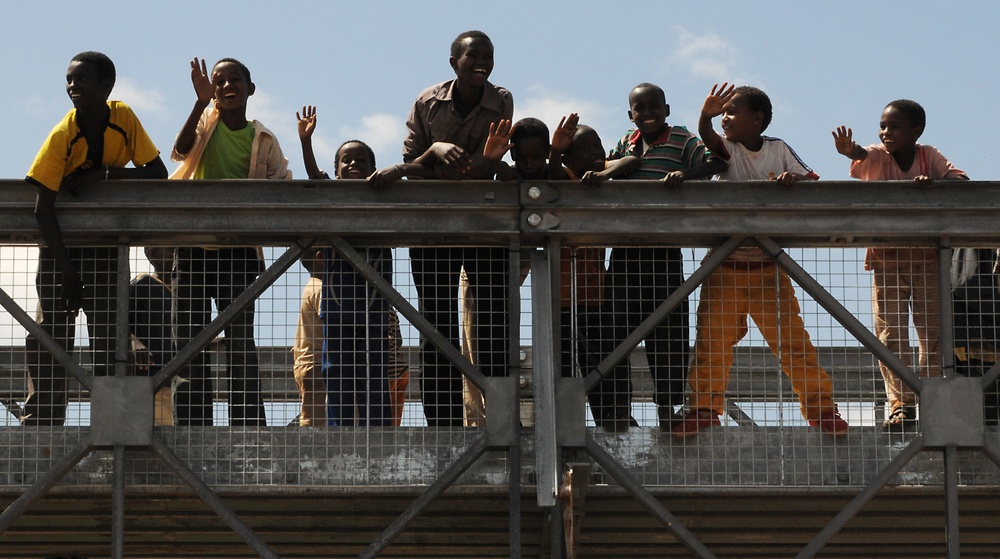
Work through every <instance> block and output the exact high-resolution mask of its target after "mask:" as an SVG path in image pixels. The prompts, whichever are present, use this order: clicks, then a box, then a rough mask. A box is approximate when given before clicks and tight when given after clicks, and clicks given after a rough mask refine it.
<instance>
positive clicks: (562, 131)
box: [549, 113, 580, 180]
mask: <svg viewBox="0 0 1000 559" xmlns="http://www.w3.org/2000/svg"><path fill="white" fill-rule="evenodd" d="M579 124H580V115H578V114H577V113H570V114H569V116H564V117H562V119H560V120H559V126H557V127H556V129H555V131H554V132H552V146H551V147H550V148H549V176H550V177H552V178H553V179H554V180H557V179H565V178H567V175H566V171H565V170H564V169H563V164H562V156H563V154H564V153H566V150H568V149H569V148H570V145H572V144H573V137H574V136H576V131H577V127H578V126H579Z"/></svg>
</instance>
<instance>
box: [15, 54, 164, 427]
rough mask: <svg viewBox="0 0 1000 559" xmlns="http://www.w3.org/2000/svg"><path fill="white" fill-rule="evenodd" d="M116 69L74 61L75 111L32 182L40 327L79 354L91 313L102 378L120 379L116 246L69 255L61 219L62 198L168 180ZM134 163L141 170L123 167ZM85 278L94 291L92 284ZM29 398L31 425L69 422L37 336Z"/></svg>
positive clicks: (102, 59) (93, 60)
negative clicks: (115, 92)
mask: <svg viewBox="0 0 1000 559" xmlns="http://www.w3.org/2000/svg"><path fill="white" fill-rule="evenodd" d="M114 85H115V65H114V63H113V62H112V61H111V59H110V58H108V57H107V56H106V55H104V54H102V53H99V52H92V51H88V52H82V53H80V54H78V55H76V56H74V57H73V59H72V60H71V61H70V64H69V69H68V70H67V71H66V93H67V94H68V95H69V98H70V100H71V101H72V102H73V109H72V110H70V111H69V113H67V114H66V116H65V117H63V119H62V121H61V122H60V123H59V124H57V125H56V126H55V128H53V129H52V131H51V132H50V133H49V137H48V138H47V139H46V140H45V143H44V144H42V147H41V149H40V150H39V151H38V155H37V156H35V161H34V162H33V163H32V164H31V168H30V169H29V170H28V175H27V177H26V178H25V180H26V181H27V182H28V183H29V184H32V185H34V186H35V188H36V191H37V194H38V196H37V198H36V200H35V217H36V219H37V220H38V228H39V230H40V231H41V236H42V239H43V240H44V242H45V246H42V247H39V249H38V273H37V277H36V280H35V286H36V290H37V293H38V313H37V315H36V318H35V320H37V321H38V324H39V326H41V327H42V329H43V330H44V331H45V332H46V333H47V334H48V335H49V336H51V337H52V338H53V339H54V340H55V341H56V343H58V344H59V345H60V346H61V347H63V349H65V350H66V351H70V352H72V351H73V337H74V330H75V322H76V316H77V313H78V312H79V310H80V309H83V311H84V312H85V313H86V314H87V334H88V337H89V338H90V347H91V349H92V351H93V362H94V374H95V375H105V376H106V375H111V374H114V370H113V369H114V362H115V359H114V354H115V348H114V345H115V328H116V318H115V316H116V313H115V309H116V303H115V301H116V300H117V296H116V290H117V287H116V286H117V284H118V278H117V275H118V249H117V248H115V247H113V246H112V247H74V248H67V247H66V245H65V243H64V241H63V235H62V231H61V229H60V228H59V220H58V218H57V217H56V212H55V202H56V195H57V194H58V193H59V191H60V190H63V189H65V190H67V191H68V192H69V193H70V194H73V195H74V196H75V195H76V194H77V193H78V192H79V191H81V190H83V189H85V188H92V187H93V186H94V185H96V184H97V183H99V182H101V181H107V180H112V179H115V180H117V179H163V178H166V176H167V169H166V167H165V166H164V165H163V160H162V159H160V152H159V150H157V149H156V146H155V145H154V144H153V142H152V140H150V139H149V136H148V135H147V134H146V131H145V130H144V129H143V127H142V124H141V123H140V122H139V119H138V118H136V116H135V113H133V112H132V109H131V108H129V106H128V105H126V104H125V103H122V102H121V101H109V100H108V98H109V97H110V96H111V90H112V89H113V88H114ZM129 162H132V164H133V165H134V168H125V165H127V164H128V163H129ZM84 281H86V284H85V283H84ZM25 352H26V362H27V366H28V382H29V384H28V386H29V388H28V397H27V399H26V401H25V403H24V409H23V410H22V414H21V422H22V424H24V425H62V424H63V423H64V422H65V420H66V381H67V374H66V371H65V369H63V367H62V366H61V365H59V363H58V362H57V361H56V360H55V358H53V356H52V354H50V353H49V352H48V351H46V350H45V349H43V348H42V346H41V344H40V343H39V341H38V340H37V339H36V338H35V337H34V336H31V335H29V336H28V338H27V340H26V341H25Z"/></svg>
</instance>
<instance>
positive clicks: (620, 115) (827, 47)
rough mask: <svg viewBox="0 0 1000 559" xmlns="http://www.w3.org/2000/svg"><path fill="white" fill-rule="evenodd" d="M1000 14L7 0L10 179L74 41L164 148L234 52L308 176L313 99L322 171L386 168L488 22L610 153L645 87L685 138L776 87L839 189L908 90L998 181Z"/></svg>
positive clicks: (269, 121) (532, 90)
mask: <svg viewBox="0 0 1000 559" xmlns="http://www.w3.org/2000/svg"><path fill="white" fill-rule="evenodd" d="M70 6H73V7H72V8H70ZM83 6H87V8H86V10H84V9H83ZM997 21H1000V3H996V2H989V1H985V0H984V1H967V2H946V1H919V0H917V1H905V2H904V1H879V2H871V1H859V0H840V1H837V2H826V1H812V2H770V1H758V2H748V1H742V2H733V1H725V0H720V1H716V2H673V1H655V2H642V1H639V2H630V3H628V5H627V6H625V7H621V6H620V5H618V3H614V2H596V1H590V0H575V1H571V2H570V1H567V2H537V1H535V2H527V1H520V0H514V1H508V2H502V3H495V2H443V1H426V2H402V1H400V2H386V1H377V0H374V1H366V2H352V3H348V2H316V1H300V2H281V3H279V2H274V1H270V2H264V1H241V2H232V1H226V0H222V1H216V2H192V1H187V0H177V1H174V2H117V1H107V0H94V1H91V2H87V3H83V4H80V3H77V4H68V3H59V4H56V3H52V2H7V3H5V6H4V17H3V18H2V21H0V44H2V45H3V47H4V52H6V53H7V61H6V63H5V67H6V70H7V72H6V74H7V79H5V80H4V82H5V87H3V88H2V91H3V93H2V94H0V95H2V97H0V99H2V103H0V111H2V115H0V116H2V121H3V122H4V124H5V127H6V129H7V131H8V133H7V134H4V135H3V138H2V139H0V142H2V144H0V148H2V149H0V175H2V176H4V177H9V178H20V177H23V176H24V174H25V172H26V171H27V168H28V166H29V164H30V162H31V160H32V158H33V157H34V155H35V152H36V151H37V149H38V146H39V145H40V144H41V142H42V140H43V139H44V137H45V135H46V134H47V133H48V131H49V130H50V129H51V127H52V126H53V125H54V124H55V123H56V122H57V121H58V120H59V118H60V117H61V116H62V115H63V114H64V113H65V112H66V111H67V110H68V109H69V108H70V103H69V100H68V98H67V97H66V93H65V89H64V87H63V80H64V75H65V74H64V73H65V69H66V66H67V65H68V62H69V59H70V58H71V57H72V56H73V55H74V54H76V53H77V52H79V51H83V50H100V51H103V52H105V53H107V54H108V55H109V56H111V57H112V59H113V60H114V61H115V63H116V65H117V67H118V74H119V80H118V86H117V87H116V90H115V92H114V94H113V97H118V98H121V99H122V100H124V101H126V102H128V103H130V104H131V105H132V106H133V107H134V108H135V110H136V112H137V114H138V115H139V117H140V119H141V120H142V121H143V123H144V124H145V126H146V128H147V129H148V130H149V132H150V135H151V136H152V138H153V140H154V142H156V143H157V145H158V146H159V147H160V149H161V151H163V152H164V153H165V154H168V153H169V150H170V146H171V144H172V142H173V139H174V136H175V135H176V133H177V131H178V130H179V129H180V126H181V123H182V122H183V121H184V119H185V117H186V116H187V114H188V112H189V111H190V109H191V105H192V104H193V102H194V93H193V90H192V88H191V83H190V77H189V65H188V62H189V60H190V59H191V58H192V57H194V56H199V57H204V58H207V59H208V60H209V61H210V62H211V61H214V60H217V59H218V58H221V57H223V56H233V57H236V58H239V59H241V60H242V61H244V62H245V63H246V64H247V65H248V66H249V67H250V69H251V71H252V73H253V78H254V81H255V82H256V84H257V94H256V95H254V96H253V97H252V98H251V101H250V106H249V113H250V115H251V116H254V117H257V118H259V119H260V120H261V121H263V122H264V123H265V124H266V125H267V126H268V127H270V128H271V129H272V130H274V131H275V133H276V134H277V135H278V137H279V140H280V141H281V143H282V145H283V146H284V148H285V152H286V155H287V156H288V157H289V159H290V161H291V168H292V170H293V172H294V173H295V174H296V176H298V177H302V176H304V168H303V166H302V163H301V154H300V153H299V149H298V141H297V136H296V133H295V122H294V114H295V111H296V110H297V109H299V108H301V106H302V105H303V104H306V103H309V104H315V105H317V106H318V108H319V118H320V120H319V128H318V131H317V138H316V140H317V152H318V158H319V161H320V164H321V166H326V167H329V166H330V165H331V164H330V161H331V160H332V158H333V150H334V149H335V148H336V146H337V145H339V143H340V142H342V141H343V140H346V139H350V138H354V137H358V138H361V139H364V140H367V141H368V142H369V143H371V144H372V145H373V147H374V148H375V149H376V152H377V154H378V157H379V160H380V163H383V164H390V163H393V162H396V161H398V160H399V157H400V155H399V154H400V146H401V142H402V139H403V136H404V133H405V131H404V128H403V123H404V120H405V118H406V115H407V112H408V110H409V107H410V105H411V103H412V101H413V98H414V97H415V96H416V94H417V93H418V92H419V91H420V90H421V89H423V88H424V87H426V86H428V85H430V84H433V83H436V82H439V81H443V80H445V79H448V78H450V77H451V76H452V72H451V69H450V68H449V66H448V47H449V44H450V42H451V40H452V39H453V38H454V37H455V35H457V34H458V33H459V32H461V31H464V30H467V29H482V30H483V31H486V32H487V33H488V34H489V35H490V36H491V37H492V38H493V42H494V44H495V47H496V68H495V70H494V72H493V76H492V78H491V81H493V82H494V83H497V84H499V85H503V86H505V87H507V88H508V89H510V90H511V91H512V92H513V94H514V99H515V107H516V115H517V116H518V117H524V116H535V117H539V118H542V119H543V120H544V121H545V122H546V123H548V124H549V126H550V127H552V126H554V125H555V124H557V123H558V120H559V117H560V116H562V115H563V114H565V113H567V112H570V111H576V112H579V113H580V115H581V120H582V122H585V123H589V124H591V125H593V126H594V127H595V128H596V129H597V130H598V132H599V133H600V134H601V136H602V138H603V139H604V141H605V144H606V147H611V146H610V145H607V144H612V143H613V141H614V140H616V139H617V138H618V137H620V136H621V134H622V133H623V132H624V130H625V129H626V128H627V127H628V126H629V122H628V120H627V118H626V110H627V94H628V91H629V89H630V88H631V87H632V86H634V85H636V84H637V83H640V82H643V81H650V82H654V83H657V84H660V85H661V86H663V87H664V89H665V90H666V92H667V96H668V100H669V102H670V104H671V106H672V109H673V115H672V116H671V118H670V121H671V123H674V124H684V125H687V126H689V127H691V128H694V127H695V125H696V119H697V114H698V111H699V109H700V107H701V102H702V101H703V99H704V97H705V95H706V94H707V93H708V91H709V89H710V88H711V86H712V84H713V83H715V82H718V81H730V82H734V81H735V82H737V83H741V84H742V83H747V84H753V85H757V86H759V87H761V88H763V89H764V90H765V91H767V92H768V93H769V95H770V96H771V98H772V101H773V102H774V105H775V116H774V122H773V124H772V125H771V127H770V129H769V130H768V132H769V133H770V134H772V135H774V136H778V137H781V138H783V139H785V140H786V141H788V142H789V144H791V145H792V146H793V147H794V148H795V149H796V151H797V152H798V153H799V155H800V156H801V157H802V158H803V159H804V160H805V161H806V162H807V163H808V164H810V165H811V166H812V167H814V169H815V170H816V171H817V172H818V173H819V174H820V175H821V176H822V177H823V178H825V179H846V178H847V167H848V164H847V161H846V160H845V159H844V158H842V157H841V156H839V155H838V154H837V153H836V152H835V151H834V149H833V140H832V138H831V136H830V131H831V130H832V129H833V128H834V127H836V126H837V125H839V124H846V125H848V126H851V127H852V128H854V130H855V137H856V138H858V139H859V140H860V141H861V142H864V143H873V142H875V141H876V140H877V138H876V125H877V123H878V117H879V113H880V111H881V109H882V107H883V106H884V105H885V104H886V103H887V102H888V101H890V100H892V99H896V98H900V97H908V98H912V99H914V100H917V101H918V102H920V103H921V104H923V105H924V107H925V108H926V109H927V112H928V125H927V130H926V132H925V134H924V137H923V140H924V141H925V142H926V143H930V144H933V145H936V146H937V147H938V148H939V149H941V151H942V152H943V153H945V155H947V156H949V157H950V158H951V159H952V161H954V162H955V163H956V164H957V165H958V166H960V167H962V168H964V169H965V170H966V171H968V173H969V174H970V175H971V176H972V177H973V178H977V179H990V178H996V177H997V176H998V175H1000V172H998V171H1000V169H998V166H1000V161H998V158H996V157H994V156H993V155H992V154H991V152H990V151H989V149H988V148H987V146H988V145H990V141H989V140H988V136H987V134H989V133H988V132H987V131H988V130H989V129H990V127H989V126H987V127H986V128H983V125H982V119H983V117H982V115H983V114H986V115H987V116H986V118H987V122H988V121H989V120H990V119H991V117H990V113H989V111H986V112H985V113H984V112H983V111H984V110H985V109H983V108H982V107H983V103H984V101H983V99H984V98H987V100H988V98H989V97H992V95H993V94H994V92H996V91H998V90H1000V87H998V86H1000V74H998V72H997V71H996V70H995V68H996V62H997V60H996V59H997V56H998V52H1000V41H998V39H997V33H996V29H995V25H996V22H997ZM11 131H16V132H17V133H16V134H12V133H10V132H11ZM165 159H166V155H165ZM168 167H169V168H171V169H172V168H173V165H172V164H170V163H169V162H168Z"/></svg>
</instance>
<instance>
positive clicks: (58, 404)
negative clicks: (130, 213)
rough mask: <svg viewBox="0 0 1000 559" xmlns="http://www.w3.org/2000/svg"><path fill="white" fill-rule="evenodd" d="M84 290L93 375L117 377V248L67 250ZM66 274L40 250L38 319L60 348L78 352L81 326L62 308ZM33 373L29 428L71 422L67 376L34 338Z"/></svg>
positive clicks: (28, 355) (29, 352) (30, 351)
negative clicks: (77, 333)
mask: <svg viewBox="0 0 1000 559" xmlns="http://www.w3.org/2000/svg"><path fill="white" fill-rule="evenodd" d="M67 252H68V253H69V258H70V260H72V261H73V263H74V264H75V265H76V267H77V272H78V273H79V274H80V279H81V281H82V282H83V285H84V286H85V289H84V298H83V312H84V314H86V316H87V336H88V338H89V341H90V350H91V355H92V356H93V363H94V374H95V375H97V376H105V375H112V374H114V354H115V321H116V320H117V313H116V312H115V305H116V295H117V279H118V278H117V276H118V249H117V248H116V247H86V248H72V249H68V250H67ZM61 285H62V274H61V272H60V271H59V269H58V266H57V265H56V261H55V259H54V258H53V257H52V253H51V252H49V250H48V249H46V248H39V250H38V271H37V273H36V275H35V290H36V292H37V294H38V309H37V312H36V316H35V320H36V321H37V322H38V325H39V326H41V327H42V329H43V330H44V331H45V332H46V333H47V334H48V335H49V336H51V337H52V338H53V339H54V340H55V341H56V343H58V344H59V345H60V346H61V347H62V348H63V349H65V350H66V351H68V352H72V351H73V339H74V334H75V324H76V321H75V320H73V319H71V318H70V317H69V315H68V314H67V313H66V311H65V310H60V309H58V307H57V302H58V301H59V297H60V295H61V293H62V290H61V287H60V286H61ZM24 349H25V361H26V364H27V368H28V383H29V384H28V386H29V388H28V397H27V399H26V400H25V403H24V410H23V411H22V422H23V424H24V425H62V424H63V423H64V422H65V421H66V386H67V381H68V376H67V375H68V373H67V372H66V370H65V369H64V368H63V366H62V365H59V364H58V363H57V362H56V360H55V358H54V357H53V356H52V354H50V353H49V352H48V351H46V350H45V349H44V348H42V346H41V344H40V343H39V342H38V340H37V339H36V338H35V337H34V336H31V335H29V336H28V337H27V339H26V340H25V343H24Z"/></svg>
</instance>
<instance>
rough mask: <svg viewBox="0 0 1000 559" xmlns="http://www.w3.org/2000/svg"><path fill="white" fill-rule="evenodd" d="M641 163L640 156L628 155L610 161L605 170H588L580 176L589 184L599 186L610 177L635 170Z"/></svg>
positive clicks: (584, 182)
mask: <svg viewBox="0 0 1000 559" xmlns="http://www.w3.org/2000/svg"><path fill="white" fill-rule="evenodd" d="M639 163H640V161H639V158H638V157H636V156H634V155H626V156H625V157H622V158H621V159H614V160H612V161H609V162H608V165H607V167H605V168H604V170H603V171H587V172H586V173H584V174H583V176H582V177H580V182H582V183H583V184H586V185H588V186H597V185H599V184H601V183H602V182H604V181H606V180H608V179H615V178H618V177H621V176H624V175H627V174H629V173H631V172H632V171H635V170H636V169H638V168H639Z"/></svg>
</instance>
